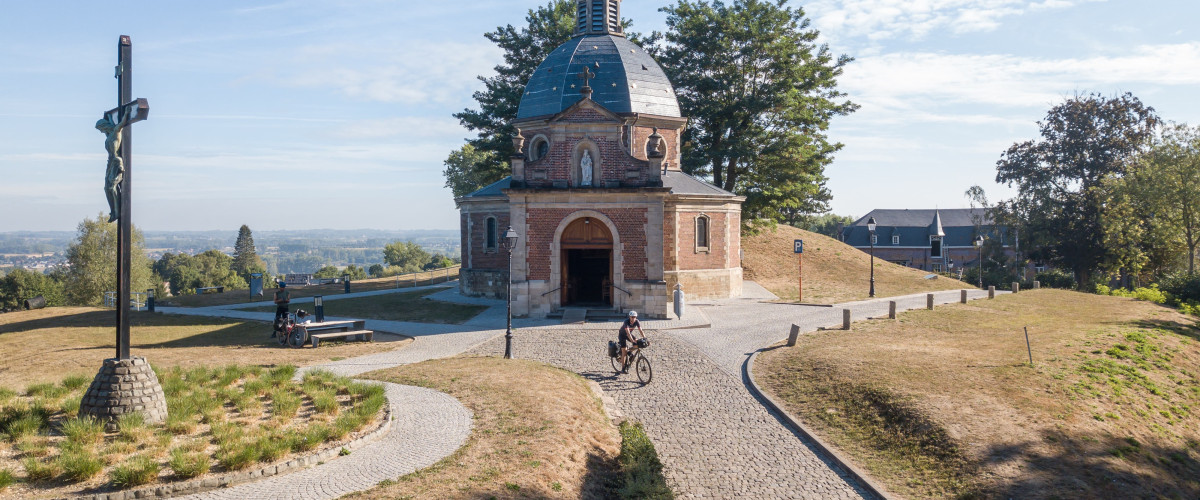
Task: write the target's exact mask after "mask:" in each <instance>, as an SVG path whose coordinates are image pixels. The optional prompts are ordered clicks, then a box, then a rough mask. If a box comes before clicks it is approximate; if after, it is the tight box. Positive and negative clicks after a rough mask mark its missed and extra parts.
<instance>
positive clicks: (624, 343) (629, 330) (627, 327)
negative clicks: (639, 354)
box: [617, 311, 646, 373]
mask: <svg viewBox="0 0 1200 500" xmlns="http://www.w3.org/2000/svg"><path fill="white" fill-rule="evenodd" d="M634 328H637V330H638V333H640V334H641V335H642V338H646V332H644V331H642V323H641V322H639V321H638V319H637V311H629V317H628V318H625V321H624V322H623V323H621V333H620V334H619V335H617V342H618V343H620V344H621V354H620V355H619V356H618V357H617V360H618V361H620V362H621V366H622V367H624V368H623V369H622V370H621V373H627V372H629V367H627V366H625V355H626V354H628V353H629V343H631V342H636V341H637V338H635V337H634V336H633V329H634Z"/></svg>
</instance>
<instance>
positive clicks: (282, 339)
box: [275, 328, 290, 347]
mask: <svg viewBox="0 0 1200 500" xmlns="http://www.w3.org/2000/svg"><path fill="white" fill-rule="evenodd" d="M289 336H290V335H289V334H288V331H287V328H284V329H282V330H275V341H276V342H279V345H280V346H283V347H287V345H288V337H289Z"/></svg>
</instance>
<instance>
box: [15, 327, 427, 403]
mask: <svg viewBox="0 0 1200 500" xmlns="http://www.w3.org/2000/svg"><path fill="white" fill-rule="evenodd" d="M131 319H132V328H130V339H131V340H132V346H131V350H132V352H133V354H134V355H135V356H145V357H146V358H147V359H148V360H150V363H151V364H152V365H153V366H154V367H156V368H168V367H172V366H183V367H191V366H214V365H224V364H229V363H235V364H246V365H280V364H294V365H302V366H303V365H310V364H317V363H323V362H328V361H331V360H334V359H341V358H347V357H352V356H361V355H365V354H372V353H376V352H380V351H385V350H391V349H396V348H399V347H401V346H404V345H407V344H408V342H411V340H412V339H410V338H407V337H401V336H396V335H376V336H375V342H373V343H364V342H348V343H344V344H343V343H336V342H335V343H331V344H330V345H328V346H326V345H324V344H322V346H321V347H320V348H318V349H289V348H285V347H280V346H279V344H278V343H277V342H275V340H274V339H270V338H269V335H270V334H271V327H270V325H269V324H267V323H262V322H255V321H238V320H228V319H218V318H200V317H191V316H176V315H166V314H151V313H147V312H140V313H139V312H134V313H133V314H132V318H131ZM113 322H114V312H113V311H112V310H110V309H97V308H90V307H53V308H47V309H40V310H36V311H21V312H13V313H8V314H0V359H3V360H4V363H3V364H0V386H6V387H11V388H14V389H19V388H22V387H24V386H26V385H28V384H32V383H37V382H42V381H45V380H57V379H59V378H60V377H62V376H64V375H69V374H77V375H82V376H85V377H87V380H89V381H90V380H91V378H92V377H93V376H95V374H96V372H97V371H98V370H99V369H100V365H101V364H102V363H103V361H104V359H106V358H111V357H113V355H114V354H115V352H114V349H115V347H114V346H115V345H116V344H115V340H116V339H115V329H114V327H113Z"/></svg>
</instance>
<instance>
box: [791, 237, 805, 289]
mask: <svg viewBox="0 0 1200 500" xmlns="http://www.w3.org/2000/svg"><path fill="white" fill-rule="evenodd" d="M792 251H793V252H795V253H796V257H797V259H799V264H800V281H799V292H800V293H799V294H797V298H796V302H804V240H796V241H795V242H793V243H792Z"/></svg>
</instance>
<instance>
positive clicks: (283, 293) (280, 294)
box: [271, 281, 292, 337]
mask: <svg viewBox="0 0 1200 500" xmlns="http://www.w3.org/2000/svg"><path fill="white" fill-rule="evenodd" d="M291 301H292V294H291V293H290V292H288V289H287V282H285V281H280V282H279V289H278V290H275V331H279V330H282V329H283V323H282V322H281V321H280V320H281V319H282V320H283V321H287V317H288V312H289V310H288V304H289V303H291ZM271 337H275V332H271Z"/></svg>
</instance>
